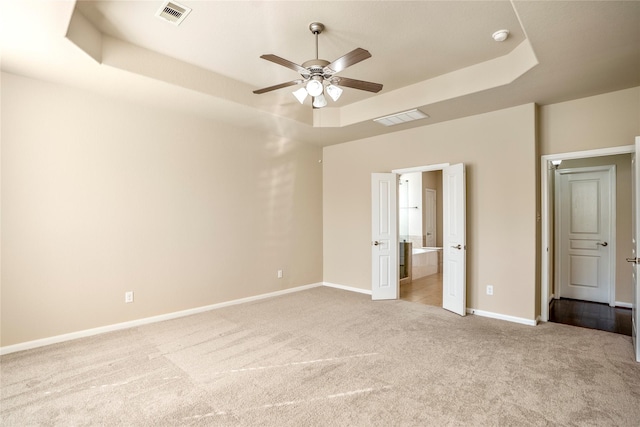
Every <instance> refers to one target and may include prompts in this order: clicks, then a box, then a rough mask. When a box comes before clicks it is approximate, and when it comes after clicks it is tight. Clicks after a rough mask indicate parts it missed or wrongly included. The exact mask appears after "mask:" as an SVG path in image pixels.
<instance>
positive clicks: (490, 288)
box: [487, 285, 493, 295]
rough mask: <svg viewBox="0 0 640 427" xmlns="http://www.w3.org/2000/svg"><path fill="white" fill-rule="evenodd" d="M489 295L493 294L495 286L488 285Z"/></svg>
mask: <svg viewBox="0 0 640 427" xmlns="http://www.w3.org/2000/svg"><path fill="white" fill-rule="evenodd" d="M487 295H493V286H491V285H487Z"/></svg>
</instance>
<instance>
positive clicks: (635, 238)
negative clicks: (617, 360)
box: [627, 136, 640, 362]
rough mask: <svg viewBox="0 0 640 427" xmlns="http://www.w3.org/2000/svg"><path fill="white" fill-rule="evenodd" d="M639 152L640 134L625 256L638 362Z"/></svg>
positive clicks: (639, 341)
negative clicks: (630, 255)
mask: <svg viewBox="0 0 640 427" xmlns="http://www.w3.org/2000/svg"><path fill="white" fill-rule="evenodd" d="M639 153H640V136H637V137H636V152H635V153H634V154H633V157H632V159H633V160H632V164H631V173H632V175H633V179H632V182H631V186H632V193H631V194H632V197H633V202H632V203H631V209H632V212H633V220H632V221H631V223H632V233H631V234H632V236H631V238H632V242H633V246H632V248H633V258H627V261H630V262H633V272H632V277H633V280H632V282H631V286H633V296H632V300H631V319H632V320H631V322H632V326H631V336H632V337H633V348H634V349H635V353H636V360H637V361H638V362H640V339H638V328H640V310H639V309H640V292H639V291H638V270H639V269H638V262H639V261H640V260H639V259H638V257H640V209H639V207H638V203H640V161H638V160H639V159H638V155H639Z"/></svg>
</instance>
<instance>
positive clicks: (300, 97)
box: [293, 87, 307, 104]
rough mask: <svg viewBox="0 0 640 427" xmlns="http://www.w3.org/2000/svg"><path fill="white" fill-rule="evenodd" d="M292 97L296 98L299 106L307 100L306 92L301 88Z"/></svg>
mask: <svg viewBox="0 0 640 427" xmlns="http://www.w3.org/2000/svg"><path fill="white" fill-rule="evenodd" d="M293 96H295V97H296V99H297V100H298V101H300V104H303V103H304V100H305V99H307V90H306V89H305V88H303V87H301V88H300V89H298V90H296V91H294V92H293Z"/></svg>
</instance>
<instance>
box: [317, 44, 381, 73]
mask: <svg viewBox="0 0 640 427" xmlns="http://www.w3.org/2000/svg"><path fill="white" fill-rule="evenodd" d="M367 58H371V54H370V53H369V51H368V50H364V49H362V48H357V49H354V50H352V51H351V52H349V53H347V54H346V55H344V56H341V57H340V58H338V59H336V60H335V61H333V62H332V63H330V64H329V65H327V66H326V67H324V70H323V71H324V73H325V74H335V73H339V72H340V71H342V70H344V69H345V68H347V67H350V66H352V65H353V64H357V63H358V62H360V61H364V60H365V59H367Z"/></svg>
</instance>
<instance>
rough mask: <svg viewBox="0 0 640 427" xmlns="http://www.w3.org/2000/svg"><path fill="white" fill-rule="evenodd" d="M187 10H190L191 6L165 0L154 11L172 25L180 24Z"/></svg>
mask: <svg viewBox="0 0 640 427" xmlns="http://www.w3.org/2000/svg"><path fill="white" fill-rule="evenodd" d="M189 12H191V8H188V7H187V6H183V5H181V4H178V3H176V2H172V1H168V2H165V3H164V4H163V5H162V7H161V8H160V9H159V10H158V11H157V12H156V16H157V17H158V18H162V19H164V20H165V21H167V22H170V23H172V24H173V25H180V23H182V21H184V18H186V17H187V15H188V14H189Z"/></svg>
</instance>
